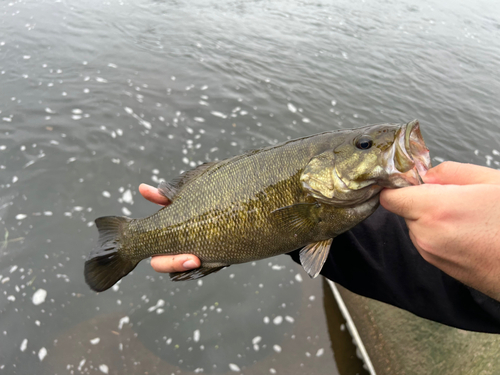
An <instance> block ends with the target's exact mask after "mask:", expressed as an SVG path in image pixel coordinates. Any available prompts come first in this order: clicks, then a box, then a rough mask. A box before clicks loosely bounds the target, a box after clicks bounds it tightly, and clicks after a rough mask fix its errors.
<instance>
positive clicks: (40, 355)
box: [38, 347, 47, 361]
mask: <svg viewBox="0 0 500 375" xmlns="http://www.w3.org/2000/svg"><path fill="white" fill-rule="evenodd" d="M46 356H47V349H45V348H43V347H42V348H41V349H40V350H39V351H38V358H39V359H40V361H43V359H44V358H45V357H46Z"/></svg>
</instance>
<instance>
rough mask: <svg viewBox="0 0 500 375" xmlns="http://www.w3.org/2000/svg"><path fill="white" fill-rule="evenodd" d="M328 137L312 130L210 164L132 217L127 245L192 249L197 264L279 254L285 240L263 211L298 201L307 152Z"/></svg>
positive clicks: (150, 251)
mask: <svg viewBox="0 0 500 375" xmlns="http://www.w3.org/2000/svg"><path fill="white" fill-rule="evenodd" d="M321 138H323V139H321ZM332 141H333V139H332V138H331V137H329V134H322V135H317V136H316V137H311V138H308V139H302V140H299V141H294V142H289V143H286V144H284V145H280V146H277V147H270V148H266V149H263V150H261V151H258V152H256V153H250V155H249V156H236V157H234V158H232V159H229V160H227V161H223V162H221V165H219V164H216V165H214V166H213V167H212V168H211V169H209V170H207V171H206V172H205V173H204V174H203V175H201V176H200V177H198V178H197V179H196V180H194V181H192V182H190V183H189V185H187V186H186V187H185V188H184V189H183V190H182V192H181V193H180V194H179V195H178V196H177V197H176V198H175V200H174V201H173V203H172V204H171V205H169V206H168V207H166V208H163V209H161V210H160V211H159V212H158V213H157V214H155V215H153V216H151V217H149V218H145V219H139V220H136V221H134V222H133V223H132V224H131V226H130V234H133V235H134V236H131V237H130V238H131V239H133V242H132V243H131V244H130V245H131V246H127V248H130V249H139V248H140V249H141V252H140V255H139V254H136V256H138V258H144V257H148V256H152V255H157V254H182V253H195V254H196V255H197V256H198V257H199V258H200V260H201V262H202V264H203V263H206V262H208V263H225V262H228V263H243V262H247V261H250V260H255V259H260V258H261V257H263V256H264V255H265V256H269V255H268V254H269V253H270V252H271V254H272V255H276V254H281V253H283V251H281V247H280V245H283V244H282V242H288V241H289V239H285V238H283V239H282V240H281V241H280V240H279V239H276V229H275V228H272V227H269V222H268V216H269V214H270V213H271V212H272V211H274V210H275V209H278V208H280V207H285V206H290V205H292V204H295V203H299V202H303V201H304V199H305V194H304V191H303V189H302V187H301V184H300V181H299V177H300V172H301V170H302V169H303V166H304V165H305V164H306V163H307V162H308V161H309V159H311V157H312V156H313V155H315V154H317V153H321V152H322V151H323V150H326V149H328V148H331V147H332V146H333V145H332ZM338 141H339V140H337V142H338ZM290 160H293V163H290ZM242 181H244V183H243V184H242ZM277 240H278V241H277ZM294 242H297V243H298V242H299V241H294ZM221 243H224V244H226V246H225V247H223V248H222V247H221ZM297 246H300V244H299V243H298V245H297ZM264 252H265V254H263V253H264ZM225 264H227V263H225Z"/></svg>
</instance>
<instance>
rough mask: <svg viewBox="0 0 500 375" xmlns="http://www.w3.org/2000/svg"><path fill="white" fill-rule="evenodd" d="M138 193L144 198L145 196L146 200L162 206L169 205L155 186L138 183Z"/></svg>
mask: <svg viewBox="0 0 500 375" xmlns="http://www.w3.org/2000/svg"><path fill="white" fill-rule="evenodd" d="M139 193H141V195H142V196H143V197H144V198H146V199H147V200H148V201H150V202H153V203H156V204H160V205H162V206H166V205H169V204H170V203H171V202H170V200H168V198H167V197H165V196H163V195H161V194H160V193H159V192H158V189H157V188H155V187H153V186H150V185H146V184H140V185H139Z"/></svg>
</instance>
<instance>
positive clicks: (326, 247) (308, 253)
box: [300, 238, 333, 279]
mask: <svg viewBox="0 0 500 375" xmlns="http://www.w3.org/2000/svg"><path fill="white" fill-rule="evenodd" d="M332 241H333V238H329V239H328V240H324V241H320V242H314V243H311V244H309V245H307V246H306V247H304V248H303V249H302V250H300V264H302V267H304V270H305V271H306V272H307V273H308V275H309V276H310V277H311V278H313V279H314V278H315V277H316V276H318V275H319V273H320V272H321V269H322V268H323V264H325V261H326V258H327V256H328V253H329V252H330V245H331V244H332Z"/></svg>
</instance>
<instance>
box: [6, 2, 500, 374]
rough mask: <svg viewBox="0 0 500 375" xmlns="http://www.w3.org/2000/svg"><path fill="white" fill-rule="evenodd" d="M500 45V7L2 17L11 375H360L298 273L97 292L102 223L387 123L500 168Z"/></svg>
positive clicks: (260, 270) (101, 7) (445, 152)
mask: <svg viewBox="0 0 500 375" xmlns="http://www.w3.org/2000/svg"><path fill="white" fill-rule="evenodd" d="M499 41H500V5H499V3H498V2H495V1H479V2H478V1H474V2H472V1H464V0H462V1H453V2H451V1H450V2H448V3H444V2H441V1H423V2H410V1H402V2H396V1H383V0H378V1H373V2H368V1H366V2H365V1H357V2H351V1H336V2H331V1H319V0H318V1H304V2H297V1H288V0H286V1H249V2H245V1H242V0H234V1H196V0H195V1H186V2H182V1H174V0H171V1H151V0H131V1H127V2H121V1H103V2H101V1H83V2H82V1H75V0H67V1H35V0H27V1H12V2H8V1H3V2H1V3H0V240H1V241H0V287H1V289H0V290H1V294H0V371H2V372H3V373H7V374H28V373H36V374H55V373H57V374H78V373H109V374H155V373H162V374H192V373H201V372H203V373H213V374H216V373H221V374H222V373H233V372H235V373H244V374H266V373H270V374H275V373H276V374H337V373H341V374H351V373H357V372H361V371H362V369H361V368H360V364H359V361H358V362H356V361H357V359H356V358H355V355H354V354H353V349H352V347H351V348H349V345H350V342H349V341H350V339H348V338H347V337H343V336H345V335H346V331H345V330H344V331H343V330H342V329H343V328H344V327H343V326H342V323H341V320H339V319H340V318H339V319H337V318H335V317H334V318H332V316H338V314H337V315H335V313H334V308H333V307H332V306H331V303H327V302H326V301H327V299H328V296H327V294H326V292H325V291H324V290H323V287H322V284H321V281H320V280H312V281H311V280H309V278H308V277H307V276H306V275H305V273H304V272H303V271H302V270H301V269H300V267H298V266H297V265H295V264H294V263H293V262H292V261H291V260H290V259H289V258H288V257H287V256H280V257H276V258H271V259H267V260H264V261H260V262H255V263H252V264H245V265H239V266H232V267H229V268H228V269H225V270H223V271H221V272H219V273H217V274H214V275H211V276H209V277H207V278H204V279H201V280H199V281H192V282H181V283H172V282H170V281H169V280H168V276H165V275H160V274H157V273H155V272H154V271H153V270H152V269H151V268H150V267H149V265H148V264H147V262H143V263H142V264H140V265H139V267H137V268H136V270H135V271H134V272H133V274H131V275H129V276H128V277H127V278H125V279H124V280H123V281H122V282H121V283H120V284H119V285H117V286H115V287H114V288H113V289H112V290H109V291H107V292H105V293H101V294H96V293H93V292H92V291H90V290H89V288H88V287H87V286H86V285H85V283H84V280H83V273H82V270H83V262H84V259H85V257H86V255H87V253H88V252H89V251H90V249H91V248H92V244H93V242H94V241H95V239H96V228H95V225H94V224H93V220H94V219H95V218H96V217H99V216H104V215H122V214H123V215H128V216H132V217H142V216H148V215H150V214H152V213H154V212H155V211H156V210H157V207H156V206H155V205H153V204H152V203H149V202H146V201H145V200H144V199H142V198H141V197H140V195H138V193H137V187H138V185H139V184H140V183H141V182H147V183H150V184H153V185H155V184H157V183H158V181H159V180H160V179H166V180H169V179H172V178H174V177H175V176H177V175H178V174H179V173H180V172H181V171H184V170H187V169H189V168H192V167H194V166H196V165H198V164H200V163H202V162H205V161H210V160H216V159H224V158H226V157H228V156H232V155H235V154H238V153H241V152H243V151H245V150H248V149H254V148H258V147H262V146H266V145H270V144H275V143H278V142H281V141H286V140H288V139H292V138H297V137H301V136H305V135H309V134H313V133H317V132H321V131H325V130H331V129H340V128H352V127H359V126H362V125H365V124H369V123H379V122H407V121H409V120H412V119H414V118H418V119H419V120H420V121H421V125H422V130H423V133H424V137H425V138H426V141H427V144H428V146H429V148H430V150H431V155H432V156H433V163H435V164H437V163H439V162H441V161H443V160H457V161H462V162H471V163H475V164H480V165H488V166H491V167H493V168H500V152H499V150H500V144H499V142H500V135H499V130H500V126H499V124H498V118H499V117H500V106H499V99H498V98H499V97H500V80H499V74H498V72H499V71H500V63H499V59H498V56H500V42H499ZM342 339H343V340H344V341H342ZM341 342H342V343H345V344H339V343H341ZM349 361H351V362H349ZM346 363H347V364H346Z"/></svg>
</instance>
